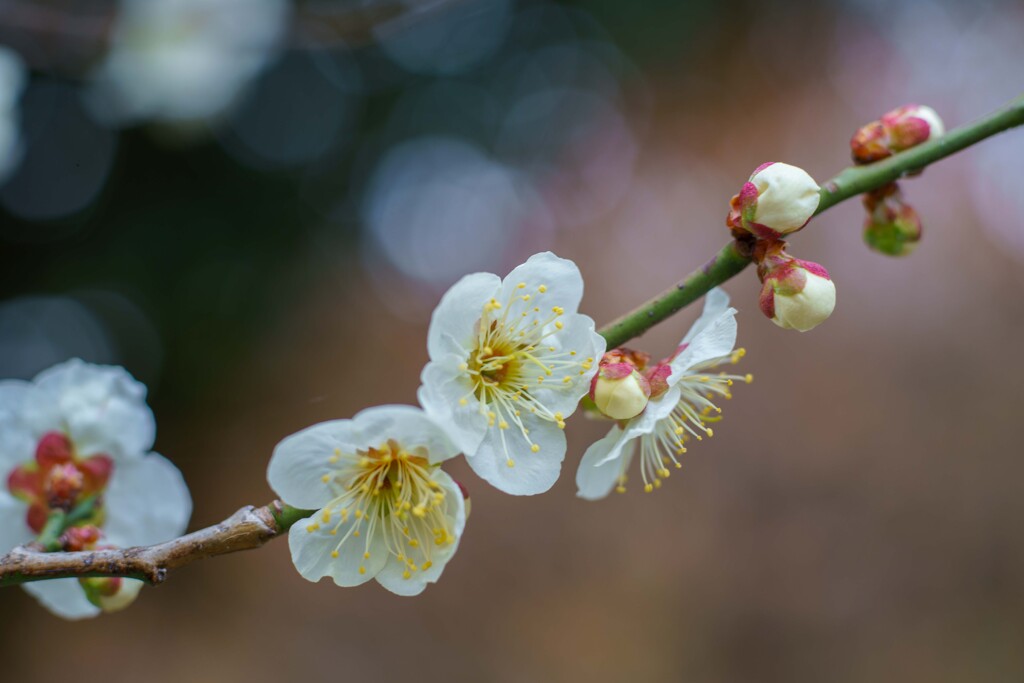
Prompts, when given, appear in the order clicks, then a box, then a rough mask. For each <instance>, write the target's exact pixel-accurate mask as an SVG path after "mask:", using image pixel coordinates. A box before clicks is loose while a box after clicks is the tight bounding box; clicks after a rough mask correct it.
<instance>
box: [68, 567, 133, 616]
mask: <svg viewBox="0 0 1024 683" xmlns="http://www.w3.org/2000/svg"><path fill="white" fill-rule="evenodd" d="M78 582H79V584H80V585H81V586H82V590H83V591H85V597H86V598H87V599H88V600H89V602H91V603H92V604H94V605H96V606H97V607H99V608H100V609H101V610H103V611H104V612H118V611H120V610H123V609H124V608H125V607H128V606H129V605H130V604H132V603H133V602H135V598H137V597H138V596H139V591H140V590H142V586H143V582H142V581H139V580H137V579H122V578H120V577H109V576H103V577H90V578H87V579H79V580H78Z"/></svg>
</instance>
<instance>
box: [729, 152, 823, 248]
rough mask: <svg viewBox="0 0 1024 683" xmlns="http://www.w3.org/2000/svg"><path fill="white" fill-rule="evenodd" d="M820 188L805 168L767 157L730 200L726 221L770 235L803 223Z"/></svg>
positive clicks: (815, 206) (759, 234) (818, 197)
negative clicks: (766, 161) (767, 159)
mask: <svg viewBox="0 0 1024 683" xmlns="http://www.w3.org/2000/svg"><path fill="white" fill-rule="evenodd" d="M820 193H821V188H820V187H818V183H816V182H815V181H814V178H812V177H811V176H810V175H809V174H808V173H807V171H805V170H803V169H802V168H798V167H796V166H790V165H789V164H782V163H779V162H775V161H770V162H768V163H766V164H761V165H760V166H758V167H757V168H756V169H754V172H753V174H751V176H750V180H749V181H747V183H746V184H744V186H743V188H742V189H741V190H740V191H739V194H737V195H735V196H734V197H733V198H732V201H731V202H730V206H731V211H730V212H729V218H728V219H727V223H728V225H729V226H730V227H732V228H736V229H740V230H746V231H747V232H750V233H752V234H754V235H756V236H757V237H760V238H763V239H774V238H778V237H779V236H781V235H785V234H787V233H791V232H795V231H797V230H799V229H800V228H802V227H804V226H805V225H807V221H809V220H811V217H812V216H814V212H815V211H817V210H818V202H819V201H821V194H820Z"/></svg>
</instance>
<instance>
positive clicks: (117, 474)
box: [103, 453, 192, 547]
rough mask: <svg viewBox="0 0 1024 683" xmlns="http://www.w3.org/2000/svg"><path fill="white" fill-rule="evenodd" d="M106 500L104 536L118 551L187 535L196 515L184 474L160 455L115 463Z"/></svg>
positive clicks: (154, 454)
mask: <svg viewBox="0 0 1024 683" xmlns="http://www.w3.org/2000/svg"><path fill="white" fill-rule="evenodd" d="M103 500H104V507H105V509H106V521H105V522H104V524H103V533H104V535H105V536H106V540H107V541H108V542H110V543H112V544H113V545H116V546H118V547H131V546H136V545H151V544H153V543H161V542H163V541H169V540H170V539H172V538H174V537H176V536H179V535H180V534H181V533H182V532H184V531H185V528H186V527H187V526H188V520H189V517H190V516H191V515H192V498H191V496H190V495H189V492H188V486H186V485H185V480H184V479H183V478H182V476H181V472H179V471H178V468H177V467H175V466H174V464H173V463H171V461H170V460H168V459H167V458H165V457H163V456H162V455H158V454H156V453H150V454H149V455H147V456H145V457H144V458H140V459H132V460H125V461H122V462H118V463H115V465H114V471H113V474H112V475H111V477H110V483H109V485H108V486H107V490H106V493H105V494H104V498H103Z"/></svg>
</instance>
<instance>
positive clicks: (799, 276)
mask: <svg viewBox="0 0 1024 683" xmlns="http://www.w3.org/2000/svg"><path fill="white" fill-rule="evenodd" d="M783 256H785V258H784V259H777V260H776V261H775V262H774V263H773V264H771V266H770V267H769V268H767V269H766V270H765V271H764V272H763V274H762V282H763V283H764V284H763V286H762V287H761V301H760V303H761V311H762V312H763V313H764V314H765V315H766V316H768V317H769V318H771V321H772V322H773V323H775V324H776V325H778V326H779V327H782V328H784V329H787V330H799V331H800V332H806V331H807V330H810V329H813V328H815V327H817V326H818V325H820V324H821V323H823V322H825V320H826V319H827V318H828V317H829V316H830V315H832V310H833V309H834V308H835V306H836V286H835V284H834V283H833V282H832V279H831V278H830V277H829V275H828V271H827V270H825V268H823V267H822V266H820V265H819V264H817V263H813V262H811V261H802V260H800V259H795V258H792V257H789V256H786V255H783Z"/></svg>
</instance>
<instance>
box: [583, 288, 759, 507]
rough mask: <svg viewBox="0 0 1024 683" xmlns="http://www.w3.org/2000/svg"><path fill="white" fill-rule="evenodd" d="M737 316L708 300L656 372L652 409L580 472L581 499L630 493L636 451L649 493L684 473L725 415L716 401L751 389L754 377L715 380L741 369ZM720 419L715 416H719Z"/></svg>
mask: <svg viewBox="0 0 1024 683" xmlns="http://www.w3.org/2000/svg"><path fill="white" fill-rule="evenodd" d="M735 314H736V309H734V308H730V307H729V297H728V296H727V295H726V294H725V292H723V291H722V290H720V289H713V290H711V291H710V292H708V295H707V299H706V302H705V304H704V312H703V313H702V314H701V317H700V318H699V319H698V320H697V322H695V323H694V324H693V327H691V328H690V331H689V332H688V333H687V334H686V336H685V337H684V338H683V341H682V342H681V343H680V345H679V348H678V349H677V350H676V352H675V354H673V356H671V357H670V358H668V359H666V360H664V361H662V362H661V363H659V364H658V365H657V366H655V367H654V368H652V369H651V371H650V372H649V373H648V378H649V380H650V384H651V398H650V401H649V402H648V403H647V408H646V409H645V410H644V411H643V412H642V413H640V415H638V416H637V417H634V418H633V419H631V420H625V421H620V422H619V424H617V425H616V426H615V427H612V430H611V431H610V432H608V435H607V436H605V437H604V438H603V439H601V440H600V441H598V442H596V443H594V444H592V445H591V446H590V448H588V449H587V452H586V453H584V455H583V459H582V460H581V461H580V466H579V469H578V470H577V472H576V486H577V489H578V491H577V495H578V496H579V497H580V498H586V499H588V500H597V499H599V498H604V497H605V496H607V495H608V494H609V493H610V492H611V490H612V489H613V488H615V489H617V490H619V491H620V492H621V491H625V490H626V489H625V487H626V470H627V469H628V468H629V464H630V462H632V460H633V456H634V455H636V450H637V446H638V445H639V448H640V475H641V478H642V480H643V484H644V490H645V491H648V492H650V491H653V490H654V489H655V488H658V487H660V486H661V480H662V479H664V478H666V477H668V476H669V469H668V466H669V465H670V464H671V465H674V466H675V467H681V466H682V465H681V463H680V462H679V459H678V456H680V455H682V454H683V453H685V452H686V447H685V446H684V443H685V442H686V441H687V440H688V439H689V438H691V437H692V438H696V439H698V440H701V439H703V437H704V436H711V435H712V433H713V432H712V430H711V428H710V427H708V426H707V423H708V422H713V421H716V420H718V419H719V418H718V417H717V413H720V412H721V410H720V409H719V408H718V406H717V405H715V403H714V401H713V400H712V399H713V398H714V397H716V396H721V397H725V398H729V397H730V395H731V394H730V389H729V387H731V386H732V383H733V381H734V380H740V381H747V382H749V381H750V380H751V379H752V378H751V377H750V375H747V376H740V375H728V374H724V373H721V374H719V373H712V372H709V371H710V370H712V369H713V368H715V367H716V366H718V365H721V364H722V363H725V362H729V361H731V362H733V363H735V362H737V361H738V360H739V359H740V358H741V357H742V356H743V350H742V349H739V350H737V351H733V345H734V344H735V342H736V318H735ZM712 413H715V414H716V415H712Z"/></svg>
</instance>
